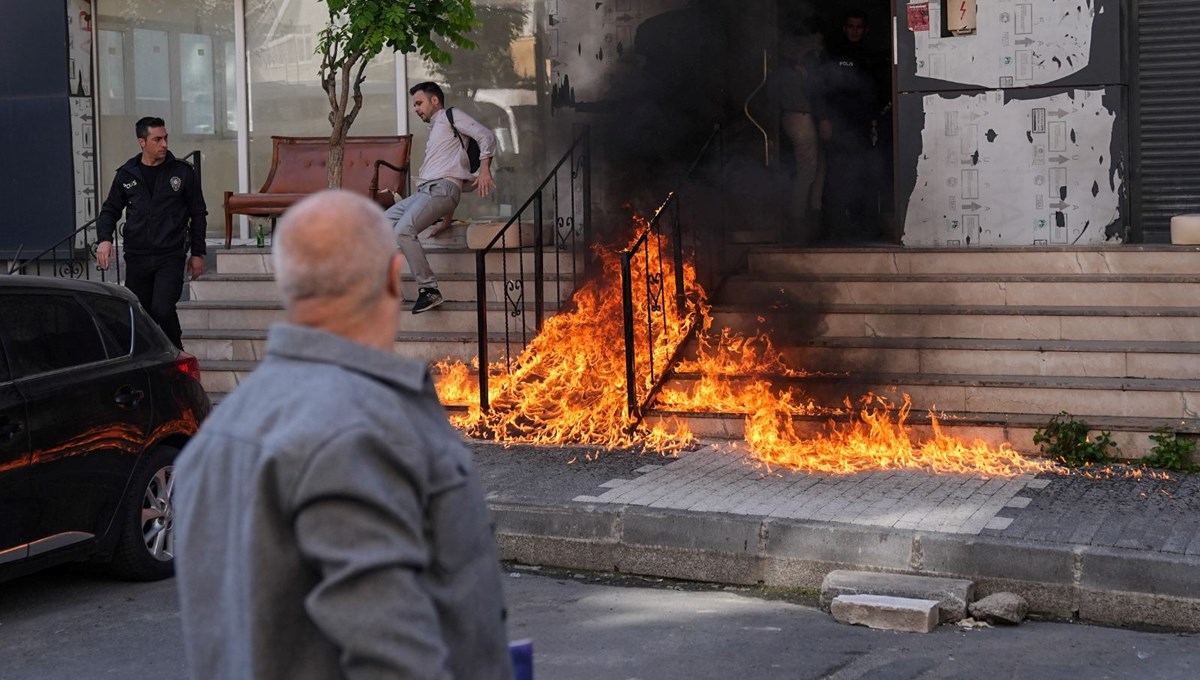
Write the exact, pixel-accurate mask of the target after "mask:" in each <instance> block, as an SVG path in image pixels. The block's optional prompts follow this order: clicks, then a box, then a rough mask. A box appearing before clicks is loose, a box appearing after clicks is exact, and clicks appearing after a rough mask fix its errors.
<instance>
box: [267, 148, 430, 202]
mask: <svg viewBox="0 0 1200 680" xmlns="http://www.w3.org/2000/svg"><path fill="white" fill-rule="evenodd" d="M271 143H272V148H273V151H272V154H271V171H270V173H269V174H268V175H267V181H266V182H264V183H263V186H262V189H259V190H258V192H259V193H260V194H267V193H270V194H305V193H312V192H315V191H320V190H321V189H324V188H325V187H327V186H328V182H329V180H328V173H327V172H326V167H327V166H328V165H329V138H328V137H274V136H273V137H271ZM411 146H412V135H395V136H377V137H348V138H346V157H345V158H344V159H343V161H342V188H344V189H348V190H351V191H360V192H362V193H364V194H365V193H367V190H368V188H369V187H370V185H371V177H372V175H373V174H374V172H375V161H376V160H384V161H387V162H388V163H391V164H392V165H394V166H396V167H398V168H404V172H396V171H395V170H392V169H390V168H388V167H387V166H381V167H380V168H379V189H389V190H392V191H395V192H396V193H399V194H404V193H407V192H406V190H405V189H406V185H407V184H408V159H409V151H410V149H411Z"/></svg>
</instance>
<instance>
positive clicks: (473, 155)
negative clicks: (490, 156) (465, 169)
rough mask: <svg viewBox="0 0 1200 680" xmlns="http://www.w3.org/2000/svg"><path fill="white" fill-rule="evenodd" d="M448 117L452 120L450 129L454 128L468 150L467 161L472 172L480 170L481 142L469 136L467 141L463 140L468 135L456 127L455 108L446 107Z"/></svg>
mask: <svg viewBox="0 0 1200 680" xmlns="http://www.w3.org/2000/svg"><path fill="white" fill-rule="evenodd" d="M446 119H447V120H449V121H450V129H451V130H454V136H455V137H458V143H459V144H462V145H463V149H465V150H466V152H467V163H468V164H469V165H470V167H471V172H479V142H477V141H475V138H474V137H467V141H465V142H464V141H463V137H466V135H464V134H461V133H460V132H459V131H458V128H456V127H454V109H453V108H449V109H446Z"/></svg>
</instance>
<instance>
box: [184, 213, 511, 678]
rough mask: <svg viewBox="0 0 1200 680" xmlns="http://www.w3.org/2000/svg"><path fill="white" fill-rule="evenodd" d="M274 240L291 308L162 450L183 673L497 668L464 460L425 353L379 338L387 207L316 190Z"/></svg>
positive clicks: (469, 468) (387, 319)
mask: <svg viewBox="0 0 1200 680" xmlns="http://www.w3.org/2000/svg"><path fill="white" fill-rule="evenodd" d="M273 245H274V248H273V252H272V257H273V261H274V265H275V278H276V282H277V284H278V286H279V291H280V294H281V296H282V298H283V303H284V310H285V313H286V317H287V320H286V322H285V323H279V324H276V325H274V326H272V328H271V331H270V336H269V337H268V340H267V354H266V359H265V360H264V361H263V363H262V365H260V366H259V368H258V369H257V370H255V371H254V374H253V375H251V376H250V378H249V379H248V380H246V381H245V382H243V383H242V384H241V385H240V386H238V388H237V389H236V390H234V391H233V392H232V393H231V394H230V395H229V397H228V398H227V399H226V400H225V401H224V402H222V404H221V406H220V408H218V409H217V410H216V411H215V412H214V413H213V414H212V415H211V416H210V417H209V418H208V419H207V420H206V421H205V423H204V424H203V426H201V428H200V431H199V433H198V434H197V436H196V437H195V438H194V439H192V441H191V442H190V443H189V444H188V445H187V446H186V447H185V448H184V450H183V453H182V454H181V455H180V457H179V459H178V462H177V463H176V468H175V500H176V516H175V528H176V539H177V543H176V547H177V555H176V565H177V566H176V569H177V580H178V589H179V595H180V605H181V616H182V620H183V633H184V635H183V640H184V651H185V658H186V661H187V664H188V667H189V671H190V675H191V677H193V678H198V679H199V678H203V679H204V680H234V679H240V678H256V679H257V680H273V679H275V678H279V679H281V680H282V679H284V678H287V679H288V680H305V679H306V678H312V679H314V680H315V679H317V678H321V679H325V678H351V677H353V678H430V679H431V680H432V679H433V678H439V679H440V678H459V679H461V680H470V679H480V680H511V678H512V665H511V661H510V657H509V650H508V640H507V633H506V631H505V623H504V620H505V609H504V599H503V583H502V578H501V572H500V561H499V556H498V553H497V549H496V542H495V537H494V536H493V534H492V529H491V524H490V521H491V520H490V516H489V511H488V508H487V504H486V502H485V500H484V495H483V490H482V486H481V484H480V480H479V476H478V474H477V472H476V471H475V466H474V464H473V462H472V460H471V455H470V453H469V451H468V450H467V449H466V447H465V446H464V445H463V443H462V438H461V436H460V435H459V434H458V433H457V432H456V431H455V430H454V428H453V427H451V425H450V423H449V421H448V420H447V418H446V412H445V411H444V410H443V409H442V406H441V404H440V402H439V401H438V397H437V393H436V391H435V390H434V385H433V378H432V377H431V375H430V373H429V369H428V367H427V366H426V365H425V364H422V363H418V362H416V361H413V360H411V359H407V358H404V357H400V356H397V355H396V354H395V353H394V351H393V343H394V342H395V338H396V329H397V327H398V325H399V319H400V314H401V312H400V302H401V299H402V293H401V281H400V274H401V269H402V267H403V259H402V258H401V256H400V254H399V253H397V252H396V249H395V247H394V246H393V236H392V233H391V229H390V225H389V224H388V221H387V220H386V218H385V217H384V214H383V211H382V210H381V209H380V208H379V207H378V206H376V205H375V204H374V203H373V202H371V201H370V200H369V199H367V198H366V197H363V196H361V195H358V194H355V193H351V192H347V191H340V190H338V191H323V192H321V193H318V194H314V195H313V196H310V197H308V198H306V199H304V200H303V201H301V202H299V203H297V204H296V205H295V206H293V207H292V208H291V209H289V210H288V212H287V213H286V214H285V215H284V217H283V219H282V220H281V222H280V224H279V228H278V229H277V230H276V234H275V241H274V244H273ZM330 253H337V255H338V256H337V257H335V258H331V257H329V254H330Z"/></svg>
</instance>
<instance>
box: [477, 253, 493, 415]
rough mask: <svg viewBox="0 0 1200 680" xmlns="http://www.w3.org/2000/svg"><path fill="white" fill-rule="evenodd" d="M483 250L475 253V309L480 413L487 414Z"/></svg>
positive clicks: (486, 327)
mask: <svg viewBox="0 0 1200 680" xmlns="http://www.w3.org/2000/svg"><path fill="white" fill-rule="evenodd" d="M485 254H486V252H485V251H483V250H477V251H475V309H476V313H477V314H476V318H477V319H478V327H479V412H480V413H487V412H488V411H489V410H490V406H489V405H488V322H487V280H486V279H487V260H486V258H485V257H484V255H485Z"/></svg>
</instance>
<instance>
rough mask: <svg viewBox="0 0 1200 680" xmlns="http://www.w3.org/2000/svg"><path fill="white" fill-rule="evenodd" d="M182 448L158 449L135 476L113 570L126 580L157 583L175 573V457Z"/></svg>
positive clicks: (122, 514) (125, 507)
mask: <svg viewBox="0 0 1200 680" xmlns="http://www.w3.org/2000/svg"><path fill="white" fill-rule="evenodd" d="M178 455H179V449H176V448H174V447H170V446H159V447H157V448H155V449H154V450H152V451H150V453H149V454H148V455H147V457H146V459H145V460H143V461H142V463H141V465H139V466H138V469H137V470H136V471H135V472H134V474H133V480H132V482H131V483H130V486H129V494H128V495H127V496H126V497H125V502H124V504H123V505H122V507H121V512H120V522H121V537H120V538H119V539H118V542H117V547H116V551H115V552H114V553H113V559H112V565H111V566H112V569H113V571H114V572H115V573H116V574H118V575H119V576H122V577H124V578H128V579H133V580H137V581H157V580H159V579H164V578H168V577H170V576H171V575H173V574H174V573H175V505H174V498H173V493H174V490H175V457H176V456H178Z"/></svg>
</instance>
